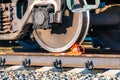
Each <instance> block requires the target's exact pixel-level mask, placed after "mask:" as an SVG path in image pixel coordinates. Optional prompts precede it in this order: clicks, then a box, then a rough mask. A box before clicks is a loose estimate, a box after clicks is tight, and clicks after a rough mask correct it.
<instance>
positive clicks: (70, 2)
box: [66, 0, 100, 12]
mask: <svg viewBox="0 0 120 80" xmlns="http://www.w3.org/2000/svg"><path fill="white" fill-rule="evenodd" d="M83 1H84V5H83V8H74V6H76V5H78V4H74V0H66V2H67V7H68V8H69V9H70V10H71V11H72V12H83V11H88V10H92V9H96V8H98V7H99V5H100V0H95V4H93V5H91V4H90V5H89V4H88V3H87V1H86V0H83ZM80 5H81V4H80Z"/></svg>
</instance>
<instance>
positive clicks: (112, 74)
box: [98, 70, 120, 77]
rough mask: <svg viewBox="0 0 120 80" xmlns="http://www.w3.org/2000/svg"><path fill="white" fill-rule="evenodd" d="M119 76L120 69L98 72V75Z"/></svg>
mask: <svg viewBox="0 0 120 80" xmlns="http://www.w3.org/2000/svg"><path fill="white" fill-rule="evenodd" d="M118 75H119V76H120V70H108V71H106V72H104V73H101V74H100V73H99V74H98V76H110V77H114V76H118Z"/></svg>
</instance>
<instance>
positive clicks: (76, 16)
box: [33, 9, 89, 52]
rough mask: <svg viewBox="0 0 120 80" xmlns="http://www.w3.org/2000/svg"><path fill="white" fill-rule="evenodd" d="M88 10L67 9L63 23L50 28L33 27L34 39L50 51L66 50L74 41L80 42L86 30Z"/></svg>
mask: <svg viewBox="0 0 120 80" xmlns="http://www.w3.org/2000/svg"><path fill="white" fill-rule="evenodd" d="M88 25H89V12H84V13H82V12H77V13H72V12H71V11H69V10H68V9H66V10H65V12H64V14H63V23H62V24H60V25H57V26H56V27H55V28H52V29H46V30H44V29H35V30H34V32H33V34H34V37H35V39H36V41H37V42H38V43H39V45H41V47H43V48H44V49H46V50H48V51H50V52H63V51H66V50H68V49H69V48H70V47H71V46H72V45H73V44H74V43H76V41H78V42H80V43H81V42H82V41H83V39H84V38H85V35H86V33H87V30H88Z"/></svg>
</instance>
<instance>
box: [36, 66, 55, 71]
mask: <svg viewBox="0 0 120 80" xmlns="http://www.w3.org/2000/svg"><path fill="white" fill-rule="evenodd" d="M53 69H54V67H42V68H40V69H36V72H46V71H51V70H53Z"/></svg>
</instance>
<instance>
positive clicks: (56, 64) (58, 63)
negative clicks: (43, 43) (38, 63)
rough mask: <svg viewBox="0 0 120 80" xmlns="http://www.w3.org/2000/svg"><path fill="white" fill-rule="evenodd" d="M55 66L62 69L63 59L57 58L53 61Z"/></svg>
mask: <svg viewBox="0 0 120 80" xmlns="http://www.w3.org/2000/svg"><path fill="white" fill-rule="evenodd" d="M53 66H54V67H55V69H57V70H58V71H62V70H63V68H62V61H61V60H58V59H56V60H55V62H53Z"/></svg>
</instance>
